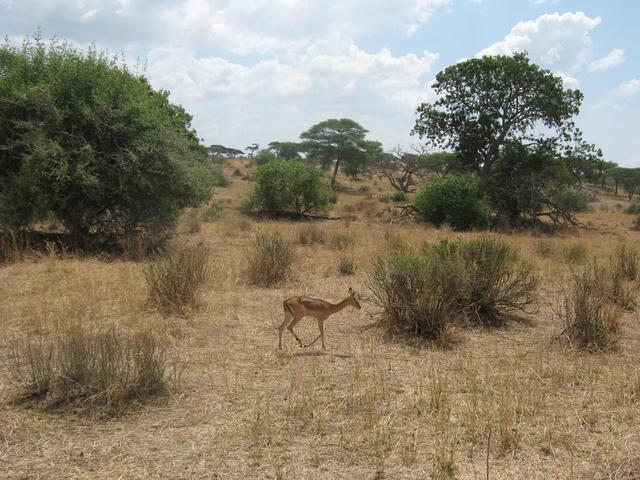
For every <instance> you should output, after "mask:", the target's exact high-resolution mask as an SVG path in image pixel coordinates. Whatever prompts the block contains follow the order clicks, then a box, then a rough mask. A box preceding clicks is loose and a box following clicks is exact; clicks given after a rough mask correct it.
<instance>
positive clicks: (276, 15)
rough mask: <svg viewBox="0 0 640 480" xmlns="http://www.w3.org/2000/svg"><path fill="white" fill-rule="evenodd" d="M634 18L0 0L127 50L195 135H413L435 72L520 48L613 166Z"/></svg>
mask: <svg viewBox="0 0 640 480" xmlns="http://www.w3.org/2000/svg"><path fill="white" fill-rule="evenodd" d="M638 18H640V2H635V1H628V0H609V1H606V0H396V1H394V2H390V1H388V0H340V1H337V0H325V1H319V0H315V1H312V0H184V1H178V0H0V33H2V34H6V35H8V36H9V37H10V39H12V40H13V41H19V39H20V37H22V36H23V35H26V34H30V33H33V32H35V31H36V30H37V29H38V28H40V29H41V31H42V33H43V35H44V36H45V37H49V36H57V37H60V38H64V39H67V40H70V41H71V42H73V43H75V44H77V45H79V46H86V45H88V44H90V43H95V44H96V45H97V46H98V47H103V48H106V49H109V50H110V51H113V52H123V53H124V54H125V55H126V57H127V58H128V59H130V60H131V61H134V60H135V59H136V58H140V59H142V60H143V61H144V62H145V63H146V75H147V76H148V77H149V79H150V80H151V83H152V84H153V85H154V86H155V87H156V88H163V89H167V90H170V91H171V98H172V100H173V101H174V102H176V103H180V104H182V105H184V106H185V108H186V109H187V110H188V111H189V112H191V113H192V114H193V115H194V121H193V123H194V126H195V127H196V129H197V130H198V133H199V134H200V136H201V137H203V139H204V141H205V142H206V143H220V144H224V145H227V146H234V147H239V148H244V147H245V146H246V145H248V144H250V143H253V142H258V143H260V144H262V145H266V144H267V143H268V142H270V141H273V140H281V141H282V140H296V139H297V138H298V135H299V134H300V132H302V131H303V130H305V129H307V128H308V127H310V126H311V125H312V124H314V123H316V122H318V121H321V120H324V119H326V118H331V117H350V118H353V119H355V120H357V121H359V122H360V123H362V124H363V125H364V126H365V127H366V128H368V129H369V130H370V132H371V133H370V137H371V138H374V139H378V140H381V141H382V142H383V143H384V145H385V148H387V149H390V148H392V147H394V146H395V145H397V144H399V145H403V146H408V145H410V144H412V143H417V142H418V141H419V140H418V139H417V138H415V137H411V136H410V135H409V132H410V131H411V128H412V127H413V123H414V120H415V108H416V106H417V105H418V103H420V102H422V101H429V100H432V99H433V98H434V97H433V92H432V91H431V90H430V88H429V86H430V84H431V82H432V80H433V78H434V76H435V75H436V73H437V72H438V71H440V70H442V69H443V68H445V67H446V66H448V65H451V64H452V63H455V62H457V61H459V60H461V59H464V58H470V57H473V56H477V55H481V54H496V53H511V52H513V51H519V50H527V51H529V53H530V56H531V58H532V59H533V60H534V61H536V62H538V63H540V64H541V65H543V66H544V67H545V68H549V69H550V70H552V71H554V72H555V73H557V74H558V75H561V76H562V78H563V79H564V81H565V85H566V86H567V87H572V88H579V89H581V90H582V91H583V93H584V94H585V100H584V103H583V106H582V109H581V113H580V115H579V117H578V118H577V123H578V125H579V126H580V128H582V129H583V131H584V133H585V137H586V139H587V140H589V141H591V142H593V143H595V144H596V145H598V146H599V147H601V148H602V149H603V151H604V153H605V156H606V157H607V159H610V160H613V161H616V162H618V163H620V164H622V165H626V166H640V153H639V152H640V135H638V133H637V127H636V113H637V112H638V107H639V106H640V60H639V58H640V47H639V45H640V42H638V40H639V38H638V34H637V33H636V32H637V29H636V22H637V19H638Z"/></svg>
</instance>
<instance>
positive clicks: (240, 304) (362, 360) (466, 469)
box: [0, 164, 640, 480]
mask: <svg viewBox="0 0 640 480" xmlns="http://www.w3.org/2000/svg"><path fill="white" fill-rule="evenodd" d="M233 168H240V169H241V170H242V171H243V172H244V171H246V168H245V167H243V166H241V165H237V164H232V165H229V166H228V167H227V166H225V169H226V170H229V172H228V173H229V174H231V173H232V172H233ZM341 182H344V183H347V184H348V183H349V180H348V179H341ZM380 186H381V187H385V188H386V186H385V185H384V183H383V182H380ZM249 188H250V184H249V183H248V182H246V181H244V180H241V179H240V178H238V179H234V182H233V184H232V185H231V186H230V187H229V188H220V189H217V190H216V194H215V197H216V198H215V200H216V201H217V202H218V203H221V204H223V205H225V212H224V214H223V216H222V218H221V220H220V221H217V222H215V223H206V224H203V225H202V229H201V231H200V232H199V233H197V234H191V235H189V239H190V240H198V241H203V242H204V243H206V244H207V245H209V246H210V247H211V252H212V256H213V265H214V266H213V269H214V275H213V278H215V279H216V282H215V285H213V284H208V283H207V284H205V285H204V287H203V291H202V295H201V297H202V301H201V302H202V305H201V308H200V309H198V310H196V311H195V312H194V313H193V314H192V316H191V317H190V318H189V320H187V321H184V320H182V319H175V318H174V317H167V318H162V317H160V316H159V315H157V314H156V313H154V312H153V311H148V310H147V309H146V308H145V303H146V297H147V292H146V286H145V282H144V276H143V271H142V270H143V265H142V264H140V263H135V262H129V261H116V262H104V261H101V260H99V259H96V258H84V259H79V258H75V257H73V256H68V255H60V254H56V255H51V256H46V255H42V256H41V255H35V254H26V255H25V256H24V258H23V260H22V261H20V262H19V263H12V264H7V265H3V266H2V267H0V298H2V299H3V301H2V302H0V319H2V327H3V328H2V333H0V360H1V361H0V369H2V370H5V369H6V365H7V363H6V361H7V358H8V353H9V349H8V348H9V345H10V343H11V340H12V339H13V338H16V337H18V338H21V337H23V336H35V335H42V334H43V332H45V331H46V328H45V325H51V324H56V323H63V322H64V319H65V318H91V319H92V321H93V322H95V323H96V324H98V325H107V324H108V323H109V322H113V321H115V322H116V323H117V324H118V325H120V326H121V327H123V328H131V329H149V328H153V329H154V333H157V334H159V335H162V336H163V338H165V339H166V340H167V341H170V342H173V344H174V347H175V348H176V349H177V350H179V351H180V358H181V361H182V363H183V366H184V368H183V369H182V370H181V375H180V382H179V386H178V388H176V389H175V390H174V391H172V392H171V393H172V394H171V395H170V396H169V397H166V398H162V399H159V400H152V401H151V402H147V403H145V404H143V407H142V408H139V409H135V410H133V411H132V412H130V413H128V414H127V415H126V416H125V417H123V418H120V419H116V420H111V421H108V422H105V421H96V422H93V421H88V420H87V419H84V418H78V417H76V416H73V415H52V414H43V413H40V412H39V411H37V410H34V409H25V408H24V407H22V406H20V405H14V404H9V403H7V402H6V401H4V402H2V403H0V408H1V409H2V412H1V413H2V422H0V471H1V472H2V474H1V475H0V476H2V477H3V478H8V479H18V478H119V477H123V478H172V477H176V478H178V477H180V478H225V479H226V478H230V479H235V478H242V479H247V478H276V477H279V478H317V479H341V478H342V479H352V478H365V479H366V478H369V479H372V478H388V479H416V478H425V479H427V478H433V477H436V478H437V477H438V476H439V477H440V478H447V476H449V477H450V478H451V475H453V478H458V479H465V480H466V479H468V480H472V479H473V480H478V479H485V478H487V476H486V472H487V466H488V471H489V478H491V479H493V480H506V479H534V480H538V479H551V478H553V479H556V478H558V479H567V480H568V479H594V480H595V479H614V478H617V479H624V480H631V479H633V475H634V474H635V472H637V468H636V467H637V465H638V463H637V462H638V453H637V452H638V451H640V429H639V427H638V425H639V423H640V414H639V412H640V410H639V406H640V380H639V378H640V359H639V357H638V353H637V352H638V350H639V348H640V322H638V321H637V314H635V313H633V312H629V311H626V312H622V313H621V315H622V322H621V326H620V330H619V340H618V348H617V350H616V351H613V352H604V353H590V352H583V351H581V350H579V349H570V348H566V347H564V346H562V345H560V344H558V343H557V342H553V339H554V338H556V337H557V334H558V332H559V331H560V330H561V328H560V327H559V323H558V319H557V317H556V316H555V315H554V308H555V306H556V305H557V303H558V298H557V292H559V291H561V290H562V288H563V287H564V286H565V284H566V282H565V279H566V278H567V276H568V274H569V273H570V271H571V268H572V266H571V265H569V264H567V263H566V262H565V261H563V254H562V252H563V250H564V249H565V247H567V246H570V245H573V244H575V243H580V244H581V245H584V247H585V248H586V249H587V251H588V254H589V258H590V257H591V256H596V257H598V261H599V262H600V263H602V264H603V265H604V264H605V262H607V261H608V260H609V258H610V257H611V256H612V255H614V254H615V251H616V248H618V245H619V243H620V242H621V241H622V242H625V243H626V244H627V245H629V246H632V245H634V244H638V242H639V241H640V232H636V231H633V230H631V229H630V227H631V222H632V219H631V217H630V216H629V215H626V214H624V213H617V212H616V211H615V209H614V208H611V209H610V211H609V212H608V213H603V212H600V209H599V208H596V209H595V210H594V212H587V213H584V214H580V220H581V221H582V222H584V223H585V224H587V223H590V224H591V225H592V229H589V230H582V231H576V232H568V233H566V234H560V235H557V236H552V237H545V240H546V241H548V242H550V244H551V251H552V252H553V253H552V254H551V255H549V256H543V255H540V254H538V253H537V247H536V245H537V243H538V242H539V241H540V238H541V237H539V236H535V235H532V234H529V233H526V232H525V233H517V234H516V233H514V234H510V235H504V236H501V238H503V239H504V240H505V241H507V242H509V243H510V244H511V245H513V246H514V247H517V248H519V249H520V250H521V251H522V253H523V256H525V257H526V258H528V259H529V260H531V261H532V262H534V263H535V265H536V269H537V270H538V271H539V273H540V277H541V285H540V290H541V294H540V297H539V300H538V302H537V304H536V306H537V307H538V309H539V312H538V313H536V314H535V315H532V316H530V317H529V321H528V322H520V323H511V324H509V326H508V327H507V328H506V329H500V330H487V329H482V328H478V329H473V330H466V331H465V332H464V334H463V336H462V338H461V339H460V342H458V343H456V344H455V345H454V347H453V348H452V349H449V350H439V349H433V348H432V347H430V346H428V345H421V344H417V345H407V344H406V343H398V342H395V341H393V339H389V338H387V337H386V336H384V335H383V333H382V331H381V330H380V329H379V328H376V327H375V326H374V325H375V318H373V316H372V315H373V314H374V313H375V309H374V308H373V307H372V306H371V304H370V302H367V301H365V300H363V302H362V305H363V309H362V310H361V311H356V310H352V309H347V310H344V311H343V312H340V313H339V314H336V315H335V317H332V318H331V319H329V320H328V321H327V324H326V331H327V333H326V335H327V342H328V343H327V346H328V350H327V351H326V352H321V351H320V350H319V349H318V350H316V349H311V350H301V349H297V348H294V347H293V346H290V347H288V349H286V350H284V351H283V352H281V353H278V352H277V351H276V346H277V332H276V327H277V325H278V324H279V322H281V320H282V300H283V299H284V298H286V297H288V296H290V295H294V294H308V295H312V296H317V297H321V298H326V299H328V300H331V301H338V300H340V299H341V298H343V295H344V292H346V290H347V289H348V287H349V286H353V287H354V288H355V289H356V290H358V291H362V292H365V291H366V284H365V283H366V279H367V278H368V275H369V273H370V270H371V259H372V258H373V257H375V256H377V255H379V254H387V253H388V251H389V245H388V243H389V242H387V241H386V240H385V236H386V238H389V239H391V238H393V239H394V240H397V242H394V243H396V244H397V245H398V246H401V247H402V248H412V249H415V248H419V246H420V245H421V243H422V242H424V241H430V242H437V241H439V240H441V239H444V238H452V236H453V235H452V233H451V232H449V231H447V230H435V229H427V228H424V227H422V226H413V225H406V226H395V225H383V224H378V223H376V222H375V221H372V222H371V223H366V222H367V218H366V216H365V215H364V213H363V212H362V211H361V210H360V207H358V208H357V209H354V210H353V215H355V218H354V219H352V220H351V221H349V222H348V224H347V223H344V222H342V221H338V222H335V221H334V222H323V223H322V224H320V225H321V226H322V227H323V228H326V231H327V235H328V238H331V235H332V234H334V233H341V234H345V235H349V236H350V237H352V238H353V239H354V244H353V245H352V246H350V247H348V250H347V251H346V252H345V254H348V255H349V256H352V257H353V259H354V262H356V264H357V265H358V267H359V268H358V269H357V270H356V272H355V274H354V275H351V276H348V277H344V276H341V275H339V273H338V272H337V270H336V265H337V263H338V261H339V258H340V256H341V255H342V252H341V251H338V250H336V249H334V248H331V246H330V245H326V246H318V247H312V248H306V247H305V248H299V249H298V250H299V252H298V258H297V259H296V262H295V264H294V272H295V275H292V276H291V277H290V279H289V280H288V282H287V283H284V284H280V285H277V286H276V287H274V288H269V289H264V288H260V287H257V286H253V285H250V284H249V285H247V282H246V277H245V276H244V269H245V266H246V261H247V259H246V255H247V251H248V249H249V247H250V245H251V244H252V241H253V232H256V231H262V230H277V231H278V232H280V233H281V235H282V237H283V238H284V239H289V240H295V239H296V235H297V230H298V228H299V224H295V223H290V222H275V221H268V222H255V221H253V220H250V219H246V218H243V217H241V216H239V215H237V213H236V210H235V209H236V208H237V206H238V204H239V200H240V199H241V198H242V197H243V196H244V195H245V194H246V192H247V191H248V190H249ZM353 188H354V190H357V185H354V186H353ZM375 191H376V195H377V193H378V192H377V187H376V190H375ZM388 191H389V192H390V190H388ZM383 193H384V192H383ZM362 200H363V197H362V196H358V195H350V194H347V193H341V194H340V195H339V200H338V204H336V206H335V210H334V213H335V212H338V213H339V212H341V211H342V209H343V207H345V206H347V205H351V204H355V203H357V202H360V201H362ZM367 201H369V202H370V200H367ZM599 202H600V203H601V204H607V205H610V206H611V207H612V206H613V205H615V204H616V203H622V204H623V205H626V201H625V200H624V199H623V197H622V196H620V197H612V196H611V195H610V194H608V193H603V194H601V195H600V197H599ZM382 205H383V204H382V203H379V204H378V206H380V207H381V206H382ZM456 236H459V237H460V238H465V239H471V238H476V237H477V235H475V234H473V233H469V234H461V235H456ZM296 332H297V333H298V335H299V336H300V337H301V338H303V340H307V339H309V340H311V339H313V338H314V337H315V336H316V335H317V326H316V325H315V322H313V321H309V320H303V321H302V322H300V324H299V325H298V326H297V327H296ZM291 345H292V344H291ZM0 378H2V380H0V398H2V399H4V400H8V399H9V396H10V394H11V393H12V392H11V390H12V388H11V385H9V384H8V383H7V382H6V381H5V380H4V379H5V378H6V377H5V376H0Z"/></svg>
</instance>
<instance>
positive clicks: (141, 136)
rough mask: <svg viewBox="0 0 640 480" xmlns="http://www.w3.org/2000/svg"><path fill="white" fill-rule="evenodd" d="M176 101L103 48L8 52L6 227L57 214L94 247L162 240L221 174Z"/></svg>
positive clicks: (1, 64) (4, 51)
mask: <svg viewBox="0 0 640 480" xmlns="http://www.w3.org/2000/svg"><path fill="white" fill-rule="evenodd" d="M168 96H169V94H168V92H162V91H160V92H158V91H155V90H153V89H152V88H151V86H150V85H149V83H148V81H147V80H146V79H145V78H144V77H142V76H136V75H133V74H131V73H130V72H129V71H128V70H127V69H126V67H124V66H122V64H121V63H120V62H119V60H118V59H117V58H112V57H109V56H107V55H106V54H104V53H101V52H98V51H96V50H95V49H94V48H90V49H89V50H87V51H86V52H83V51H79V50H76V49H74V48H73V47H71V46H69V45H67V44H64V43H60V42H55V41H53V42H51V43H50V44H49V45H46V44H45V43H44V42H43V41H42V40H41V39H40V38H39V37H36V38H34V39H33V40H26V41H25V42H24V44H23V45H22V47H20V48H15V47H12V46H11V45H9V44H8V43H5V44H4V45H2V46H0V224H3V225H5V226H10V227H11V228H17V229H20V228H25V227H28V226H29V225H33V224H34V223H35V222H37V221H39V220H41V219H42V218H44V217H45V216H46V215H47V214H48V213H50V212H52V213H53V214H54V215H55V216H56V217H57V218H58V219H59V220H60V221H61V222H62V223H63V224H64V226H65V227H66V228H67V230H68V231H69V233H71V234H72V237H73V238H74V239H75V240H76V242H77V243H78V244H81V245H86V244H87V243H88V242H89V241H90V240H91V239H95V238H96V237H100V238H101V239H107V238H108V239H114V238H115V239H119V238H123V237H124V236H126V237H127V238H131V237H132V236H135V235H137V234H145V235H148V234H149V233H150V232H155V233H158V232H159V231H162V230H166V229H167V228H169V227H170V226H171V225H172V223H173V221H174V220H175V219H176V217H177V215H178V214H179V212H180V211H181V209H182V208H184V207H186V206H191V205H194V204H197V203H199V202H201V201H204V200H206V199H207V198H208V197H209V195H210V193H211V188H210V187H211V184H212V181H213V177H212V175H213V173H214V167H215V166H213V165H211V162H209V161H207V151H206V148H205V147H204V146H202V145H200V143H199V141H198V137H197V135H196V132H195V131H194V130H193V129H192V128H191V116H190V115H189V114H187V113H186V112H185V110H184V109H183V108H182V107H180V106H178V105H174V104H172V103H170V102H169V100H168ZM155 233H151V234H155Z"/></svg>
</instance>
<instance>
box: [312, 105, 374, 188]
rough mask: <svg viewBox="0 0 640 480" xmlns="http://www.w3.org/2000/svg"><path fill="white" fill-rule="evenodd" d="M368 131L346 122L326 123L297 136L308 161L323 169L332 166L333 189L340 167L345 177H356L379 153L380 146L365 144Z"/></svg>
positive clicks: (370, 143) (327, 121) (356, 124)
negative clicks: (301, 141) (342, 168)
mask: <svg viewBox="0 0 640 480" xmlns="http://www.w3.org/2000/svg"><path fill="white" fill-rule="evenodd" d="M368 132H369V131H368V130H367V129H365V128H364V127H363V126H362V125H360V124H359V123H358V122H355V121H354V120H351V119H349V118H342V119H335V118H332V119H329V120H325V121H323V122H320V123H318V124H316V125H314V126H312V127H311V128H310V129H309V130H307V131H306V132H303V133H302V134H301V135H300V138H301V139H302V140H303V142H304V147H305V150H306V152H307V155H308V157H309V158H310V159H311V160H315V161H319V162H320V164H321V165H322V166H323V167H324V168H329V167H331V166H333V175H332V177H331V185H335V182H336V176H337V175H338V170H339V169H340V167H341V165H344V170H345V172H346V173H347V174H348V175H351V176H354V177H355V176H357V175H358V174H359V173H360V172H361V171H362V170H363V169H364V168H365V167H366V165H367V163H368V162H369V161H370V160H371V159H372V158H374V156H375V155H377V154H378V153H379V152H381V150H382V145H381V144H380V143H379V142H375V141H370V140H367V139H366V138H365V137H366V135H367V133H368Z"/></svg>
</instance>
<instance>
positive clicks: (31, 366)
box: [7, 323, 167, 416]
mask: <svg viewBox="0 0 640 480" xmlns="http://www.w3.org/2000/svg"><path fill="white" fill-rule="evenodd" d="M92 325H93V324H91V323H89V324H82V323H77V324H74V325H69V326H65V327H63V328H62V329H60V330H59V331H56V332H50V333H47V335H46V336H43V337H33V336H30V337H28V338H25V339H23V340H21V341H16V342H14V343H13V344H12V345H11V347H10V350H9V357H8V362H7V372H8V374H9V379H10V383H11V384H12V385H13V387H14V390H15V392H14V396H13V400H14V401H15V402H18V403H29V404H32V405H34V404H35V405H36V406H38V407H40V408H43V409H56V408H64V407H68V408H72V409H74V410H75V411H77V412H80V413H83V414H89V415H94V416H113V415H118V414H120V413H122V412H123V411H124V409H125V407H126V406H127V404H129V403H131V402H132V401H136V400H138V399H141V398H144V397H147V396H149V395H153V394H157V393H161V392H162V391H163V390H164V389H165V386H166V382H167V378H166V377H167V375H166V371H167V358H166V351H165V349H164V347H163V346H162V345H161V343H160V342H159V341H158V340H157V339H156V337H154V336H153V335H152V334H150V333H147V332H138V333H129V332H127V331H125V330H121V329H118V328H116V327H113V326H112V327H101V328H97V327H95V326H92Z"/></svg>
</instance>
